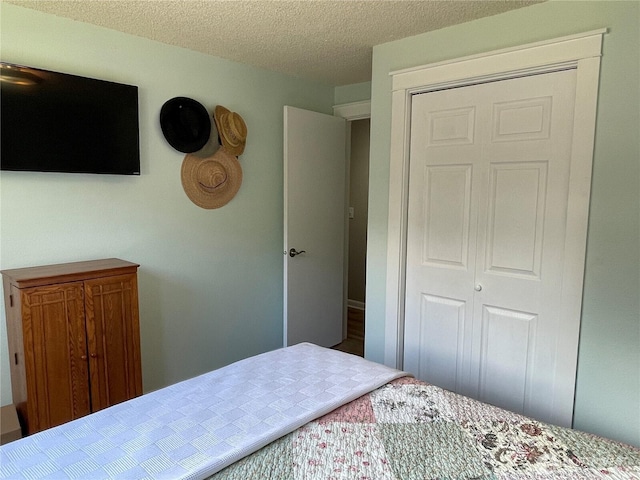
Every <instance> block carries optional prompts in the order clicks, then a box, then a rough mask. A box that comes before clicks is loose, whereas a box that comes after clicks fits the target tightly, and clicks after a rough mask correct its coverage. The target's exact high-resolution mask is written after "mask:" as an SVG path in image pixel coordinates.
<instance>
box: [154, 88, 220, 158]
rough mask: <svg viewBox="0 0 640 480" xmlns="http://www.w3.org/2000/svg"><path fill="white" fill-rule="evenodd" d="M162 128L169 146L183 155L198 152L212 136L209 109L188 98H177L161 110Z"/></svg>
mask: <svg viewBox="0 0 640 480" xmlns="http://www.w3.org/2000/svg"><path fill="white" fill-rule="evenodd" d="M160 127H161V128H162V133H163V134H164V138H166V139H167V142H169V145H171V146H172V147H173V148H175V149H176V150H178V151H179V152H182V153H193V152H197V151H198V150H200V149H201V148H202V147H204V146H205V145H206V143H207V142H208V141H209V135H211V119H210V118H209V113H208V112H207V109H206V108H204V106H203V105H202V104H201V103H199V102H196V101H195V100H193V99H191V98H186V97H175V98H172V99H171V100H167V101H166V102H165V104H164V105H163V106H162V109H161V110H160Z"/></svg>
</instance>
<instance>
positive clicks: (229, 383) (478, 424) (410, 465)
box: [0, 344, 640, 480]
mask: <svg viewBox="0 0 640 480" xmlns="http://www.w3.org/2000/svg"><path fill="white" fill-rule="evenodd" d="M0 478H20V479H22V478H29V479H36V478H54V479H61V478H90V479H97V478H123V479H142V478H167V479H179V478H184V479H205V478H211V479H216V480H220V479H226V480H236V479H237V480H240V479H242V480H245V479H283V480H286V479H291V480H293V479H305V480H306V479H340V478H342V479H363V480H364V479H371V480H378V479H381V480H382V479H390V480H391V479H436V478H438V479H487V480H489V479H501V478H508V479H525V478H526V479H548V478H558V479H589V478H614V479H640V449H637V448H635V447H632V446H629V445H624V444H621V443H617V442H613V441H610V440H607V439H604V438H600V437H596V436H593V435H588V434H585V433H581V432H577V431H574V430H570V429H565V428H561V427H556V426H552V425H547V424H543V423H540V422H537V421H534V420H532V419H530V418H526V417H523V416H521V415H517V414H514V413H511V412H508V411H505V410H502V409H499V408H496V407H493V406H490V405H487V404H483V403H481V402H477V401H474V400H472V399H469V398H466V397H463V396H460V395H456V394H454V393H451V392H448V391H446V390H442V389H440V388H438V387H435V386H433V385H428V384H426V383H424V382H421V381H419V380H416V379H414V378H413V377H411V376H409V375H408V374H406V373H404V372H400V371H398V370H395V369H391V368H388V367H385V366H383V365H379V364H377V363H374V362H369V361H367V360H365V359H362V358H360V357H356V356H354V355H349V354H346V353H342V352H338V351H335V350H330V349H325V348H322V347H318V346H315V345H312V344H299V345H295V346H293V347H287V348H283V349H278V350H275V351H273V352H268V353H265V354H262V355H257V356H255V357H251V358H249V359H245V360H242V361H240V362H236V363H234V364H232V365H229V366H227V367H224V368H221V369H218V370H214V371H213V372H209V373H207V374H205V375H201V376H199V377H196V378H194V379H190V380H187V381H184V382H180V383H177V384H175V385H171V386H169V387H166V388H163V389H161V390H157V391H155V392H151V393H148V394H145V395H143V396H141V397H138V398H136V399H132V400H129V401H127V402H124V403H122V404H119V405H115V406H113V407H110V408H108V409H105V410H101V411H99V412H96V413H94V414H91V415H88V416H87V417H83V418H81V419H78V420H74V421H73V422H69V423H67V424H64V425H60V426H58V427H55V428H52V429H49V430H46V431H44V432H40V433H38V434H35V435H32V436H30V437H27V438H25V439H22V440H18V441H16V442H12V443H9V444H7V445H5V446H3V447H1V448H0Z"/></svg>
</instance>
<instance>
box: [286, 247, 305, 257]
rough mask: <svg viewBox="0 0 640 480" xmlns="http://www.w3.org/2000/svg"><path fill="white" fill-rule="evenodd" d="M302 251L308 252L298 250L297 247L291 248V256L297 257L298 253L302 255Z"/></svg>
mask: <svg viewBox="0 0 640 480" xmlns="http://www.w3.org/2000/svg"><path fill="white" fill-rule="evenodd" d="M301 253H307V252H305V251H304V250H300V251H299V252H298V251H297V250H296V249H295V248H292V249H291V250H289V256H290V257H295V256H296V255H300V254H301Z"/></svg>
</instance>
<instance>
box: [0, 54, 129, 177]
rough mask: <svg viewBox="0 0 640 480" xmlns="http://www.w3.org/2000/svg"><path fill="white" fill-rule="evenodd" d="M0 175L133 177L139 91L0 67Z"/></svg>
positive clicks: (79, 79)
mask: <svg viewBox="0 0 640 480" xmlns="http://www.w3.org/2000/svg"><path fill="white" fill-rule="evenodd" d="M0 73H1V77H0V79H1V81H0V137H1V143H0V169H2V170H20V171H37V172H69V173H102V174H114V175H139V174H140V140H139V124H138V87H136V86H132V85H124V84H120V83H114V82H108V81H104V80H96V79H93V78H85V77H80V76H77V75H70V74H66V73H59V72H51V71H47V70H41V69H37V68H31V67H25V66H20V65H14V64H9V63H4V62H0Z"/></svg>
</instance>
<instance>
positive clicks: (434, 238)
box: [404, 70, 579, 425]
mask: <svg viewBox="0 0 640 480" xmlns="http://www.w3.org/2000/svg"><path fill="white" fill-rule="evenodd" d="M574 100H575V71H574V70H568V71H562V72H556V73H549V74H544V75H536V76H530V77H524V78H517V79H511V80H504V81H500V82H494V83H487V84H480V85H473V86H468V87H463V88H455V89H450V90H443V91H438V92H432V93H425V94H421V95H416V96H414V97H413V100H412V118H411V125H412V131H411V145H410V177H409V205H408V207H409V208H408V212H409V218H408V230H407V232H408V233H407V239H408V240H407V271H406V275H407V278H406V280H407V281H406V303H405V308H406V313H405V347H404V352H405V358H404V368H405V369H406V370H408V371H410V372H412V373H414V374H416V375H417V376H418V377H419V378H422V379H424V380H426V381H429V382H431V383H434V384H437V385H440V386H442V387H444V388H447V389H450V390H453V391H456V392H460V393H463V394H465V395H468V396H471V397H474V398H478V399H480V400H482V401H485V402H488V403H491V404H495V405H498V406H501V407H504V408H508V409H510V410H513V411H516V412H519V413H524V414H526V415H530V416H533V417H535V418H538V419H540V420H546V421H551V420H553V421H555V422H556V423H562V424H565V425H570V424H571V418H570V414H569V418H563V419H558V418H557V415H556V412H554V410H555V409H557V407H558V405H559V404H560V403H562V402H564V403H565V405H563V406H562V410H563V411H568V412H571V411H572V408H571V406H572V404H573V390H574V389H573V385H574V384H575V373H574V376H573V377H571V378H568V377H567V376H563V374H562V373H561V372H564V371H567V370H566V369H565V368H564V366H565V363H566V362H572V363H573V365H575V364H576V362H577V351H576V349H575V348H568V346H570V345H577V338H578V334H579V331H578V330H579V329H578V328H577V327H576V328H575V329H573V330H571V331H567V330H566V329H565V328H561V324H562V323H563V321H565V320H566V319H563V318H562V315H561V314H562V308H561V307H562V293H563V292H562V284H563V270H562V265H563V258H564V255H565V239H566V220H567V205H568V185H569V173H570V172H569V165H570V156H571V139H572V130H573V111H574ZM568 248H571V245H568ZM578 280H579V279H578ZM568 371H571V369H569V370H568ZM573 371H574V372H575V369H573ZM567 383H570V384H571V388H570V391H571V395H570V396H564V397H563V398H559V395H558V394H557V392H558V391H559V390H565V389H566V388H565V387H566V385H567ZM559 385H562V388H561V389H560V388H559ZM566 403H569V404H568V405H566Z"/></svg>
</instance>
